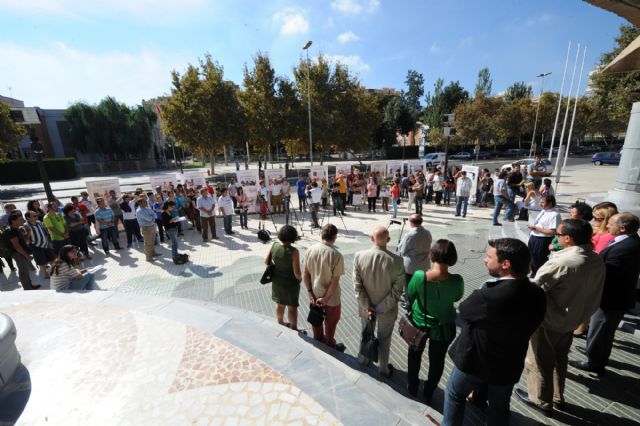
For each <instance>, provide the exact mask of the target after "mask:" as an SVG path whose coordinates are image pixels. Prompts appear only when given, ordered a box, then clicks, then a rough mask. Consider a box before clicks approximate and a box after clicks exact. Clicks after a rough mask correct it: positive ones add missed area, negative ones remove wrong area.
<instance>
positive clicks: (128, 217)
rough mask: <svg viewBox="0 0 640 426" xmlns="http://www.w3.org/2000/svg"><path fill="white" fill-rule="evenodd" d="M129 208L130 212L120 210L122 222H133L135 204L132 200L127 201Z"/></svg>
mask: <svg viewBox="0 0 640 426" xmlns="http://www.w3.org/2000/svg"><path fill="white" fill-rule="evenodd" d="M129 208H130V209H131V211H130V212H125V211H124V210H122V218H123V219H124V220H133V219H135V218H136V202H135V201H133V200H131V201H129Z"/></svg>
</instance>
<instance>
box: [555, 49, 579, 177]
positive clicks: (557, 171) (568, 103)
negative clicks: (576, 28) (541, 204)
mask: <svg viewBox="0 0 640 426" xmlns="http://www.w3.org/2000/svg"><path fill="white" fill-rule="evenodd" d="M579 56H580V43H578V49H577V50H576V60H575V61H574V63H573V73H572V74H571V85H570V86H569V91H568V92H567V107H566V108H565V112H564V120H563V122H562V131H561V132H560V141H559V142H558V155H557V156H556V164H555V166H556V182H558V181H559V180H560V173H561V171H562V170H561V167H558V166H560V165H559V164H558V160H560V161H562V157H561V156H562V145H563V141H564V131H565V130H566V129H567V120H568V119H569V109H570V108H571V91H572V90H573V82H574V81H575V78H576V69H577V68H578V57H579Z"/></svg>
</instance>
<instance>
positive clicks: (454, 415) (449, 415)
mask: <svg viewBox="0 0 640 426" xmlns="http://www.w3.org/2000/svg"><path fill="white" fill-rule="evenodd" d="M483 384H484V382H483V381H482V380H481V379H479V378H477V377H475V376H472V375H470V374H466V373H463V372H462V371H460V370H458V368H457V367H454V368H453V370H452V371H451V375H450V376H449V381H448V382H447V390H446V391H445V395H444V412H443V418H442V423H441V425H442V426H458V425H462V423H463V420H464V408H465V402H466V398H467V395H469V392H471V391H472V390H473V389H474V388H476V387H478V386H481V385H483ZM487 389H488V397H489V398H488V399H489V408H488V409H487V424H488V425H492V426H494V425H498V426H501V425H508V424H509V417H510V414H511V413H510V411H509V403H510V400H511V392H512V391H513V384H509V385H491V384H489V385H488V386H487Z"/></svg>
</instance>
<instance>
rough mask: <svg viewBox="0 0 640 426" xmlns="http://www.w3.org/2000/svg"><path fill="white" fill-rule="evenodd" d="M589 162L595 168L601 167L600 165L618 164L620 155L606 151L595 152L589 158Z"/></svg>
mask: <svg viewBox="0 0 640 426" xmlns="http://www.w3.org/2000/svg"><path fill="white" fill-rule="evenodd" d="M591 162H592V163H593V164H595V165H596V166H601V165H602V164H620V153H619V152H613V151H607V152H596V153H595V154H593V157H591Z"/></svg>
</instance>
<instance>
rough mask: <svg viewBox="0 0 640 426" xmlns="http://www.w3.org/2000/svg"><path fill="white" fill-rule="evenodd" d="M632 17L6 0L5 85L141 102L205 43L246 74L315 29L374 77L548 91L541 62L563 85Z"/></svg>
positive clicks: (283, 1)
mask: <svg viewBox="0 0 640 426" xmlns="http://www.w3.org/2000/svg"><path fill="white" fill-rule="evenodd" d="M178 4H179V6H177V5H178ZM622 23H625V21H624V20H622V19H621V18H619V17H617V16H615V15H613V14H612V13H609V12H607V11H604V10H601V9H598V8H596V7H593V6H591V5H589V4H588V3H585V2H583V1H580V0H562V1H559V0H538V1H512V0H503V1H497V0H483V1H478V0H464V1H463V0H458V1H454V0H446V1H445V0H438V1H434V0H395V1H392V0H305V1H301V0H270V1H264V0H263V1H256V0H235V1H222V0H181V1H167V0H83V1H79V0H0V58H1V59H0V94H3V95H13V97H16V98H18V99H23V100H24V101H25V103H26V104H27V105H38V106H40V107H42V108H64V107H66V106H67V105H69V104H70V103H72V102H74V101H77V100H85V101H88V102H91V103H94V102H98V101H99V100H100V99H101V98H103V97H105V96H108V95H111V96H115V97H116V98H117V99H118V100H120V101H123V102H126V103H128V104H136V103H139V102H140V101H141V100H142V99H149V98H152V97H155V96H159V95H162V94H166V93H168V92H169V90H170V74H169V73H170V71H171V70H172V69H176V70H178V71H180V72H181V71H183V70H184V68H185V67H186V65H187V64H188V63H195V62H196V61H197V60H198V58H199V57H202V56H203V54H204V53H205V52H209V53H211V54H212V55H213V57H214V59H216V60H217V61H218V62H219V63H220V64H222V65H223V66H224V70H225V77H226V78H227V79H230V80H233V81H235V82H237V83H238V84H241V82H242V68H243V66H244V64H245V63H251V58H252V55H254V54H255V52H257V51H259V50H260V51H263V52H268V53H269V55H270V56H271V59H272V63H273V65H274V67H275V69H276V72H277V73H278V74H283V75H287V76H291V69H292V67H293V66H294V65H295V64H296V63H297V62H298V60H299V59H300V57H301V55H302V50H301V47H302V46H303V45H304V43H305V42H306V41H307V40H313V46H312V47H311V50H310V54H311V55H312V56H317V55H318V54H320V53H321V54H324V55H327V56H330V57H331V58H333V60H339V61H341V62H343V63H345V64H346V65H348V66H349V67H350V69H351V70H352V71H353V72H354V73H356V74H357V75H358V76H359V78H360V80H361V82H362V83H363V84H364V85H365V86H366V87H371V88H378V87H392V88H396V89H401V88H402V87H403V86H404V80H405V76H406V73H407V70H408V69H410V68H412V69H416V70H418V71H419V72H421V73H422V74H423V75H424V77H425V80H426V89H427V90H429V89H430V88H431V87H432V86H433V83H434V81H435V80H436V79H437V78H438V77H442V78H444V79H445V81H447V82H448V81H451V80H459V81H460V82H461V84H462V85H463V86H464V87H465V88H467V90H469V91H472V90H473V87H474V85H475V82H476V78H477V73H478V70H479V69H480V68H482V67H485V66H486V67H489V69H490V70H491V74H492V76H493V91H494V93H499V92H501V91H503V90H505V89H506V87H507V86H508V85H509V84H511V83H512V82H514V81H525V82H527V83H532V84H534V89H535V90H536V91H537V90H538V87H539V86H537V85H535V84H536V83H535V80H536V79H535V75H536V74H538V73H540V72H543V71H552V72H553V75H551V76H550V77H549V78H548V79H547V82H546V83H545V89H547V88H548V89H550V90H556V91H557V90H558V89H559V88H560V82H561V79H562V68H563V65H564V59H565V54H566V50H567V43H568V42H569V41H570V40H571V41H573V42H574V45H575V43H578V42H580V43H583V44H586V45H587V46H588V52H587V61H586V64H585V74H586V73H587V71H588V70H590V69H592V68H593V66H594V65H595V64H596V63H597V61H598V58H599V57H600V55H601V54H602V53H603V52H605V51H607V50H610V49H611V47H612V46H613V37H614V36H615V35H616V34H617V32H618V27H619V26H620V24H622ZM574 53H575V51H574ZM572 64H573V57H572V59H571V60H570V69H569V76H570V71H571V65H572ZM578 65H579V64H578ZM585 80H586V78H585V79H583V83H582V88H584V86H585V85H586V81H585ZM576 82H577V78H576ZM567 85H568V83H567ZM565 91H566V89H565Z"/></svg>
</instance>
